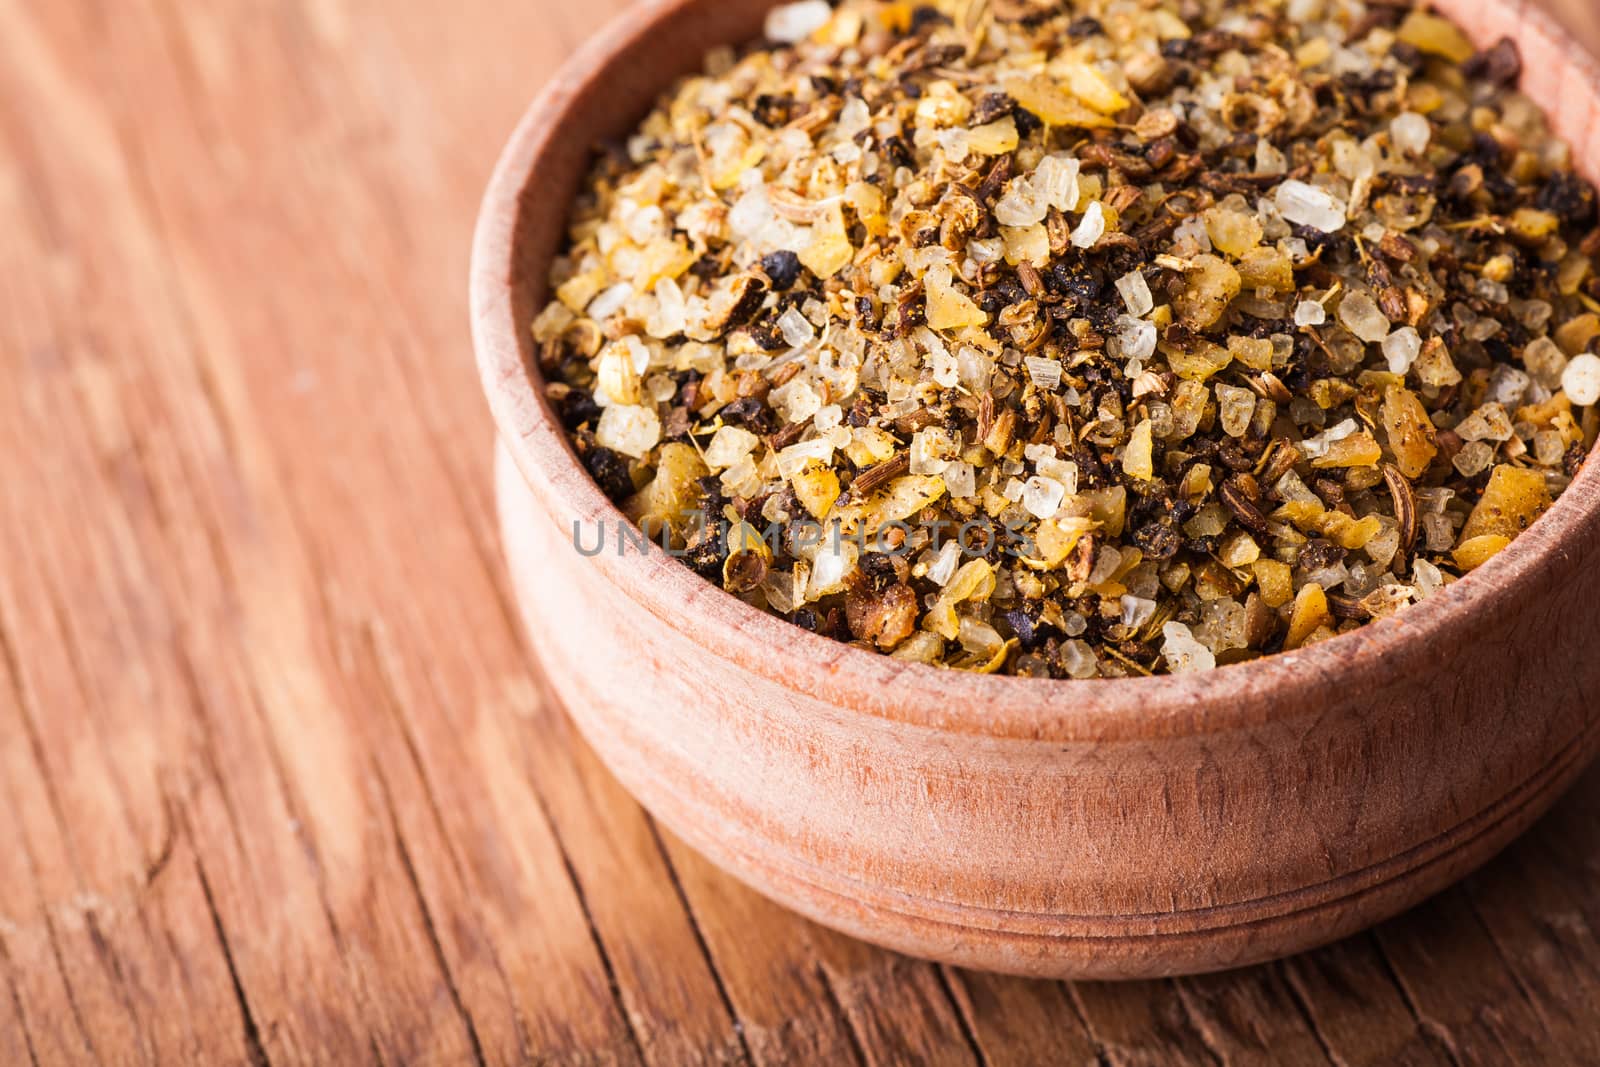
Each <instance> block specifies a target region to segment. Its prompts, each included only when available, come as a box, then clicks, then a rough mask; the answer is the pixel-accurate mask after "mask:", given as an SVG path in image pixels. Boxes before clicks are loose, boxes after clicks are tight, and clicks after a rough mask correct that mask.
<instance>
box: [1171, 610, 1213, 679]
mask: <svg viewBox="0 0 1600 1067" xmlns="http://www.w3.org/2000/svg"><path fill="white" fill-rule="evenodd" d="M1161 636H1162V637H1163V638H1164V640H1163V641H1162V642H1161V654H1162V655H1163V656H1165V657H1166V659H1167V669H1168V670H1169V671H1171V672H1172V673H1174V674H1182V673H1184V672H1185V671H1209V670H1211V669H1212V668H1214V667H1215V666H1216V665H1217V657H1216V654H1215V653H1213V652H1212V651H1211V650H1210V649H1209V648H1207V647H1206V646H1205V645H1202V644H1201V643H1200V642H1199V641H1196V640H1195V637H1194V633H1193V632H1192V631H1190V629H1189V628H1188V627H1187V626H1185V625H1184V624H1183V623H1181V622H1169V623H1164V624H1162V627H1161Z"/></svg>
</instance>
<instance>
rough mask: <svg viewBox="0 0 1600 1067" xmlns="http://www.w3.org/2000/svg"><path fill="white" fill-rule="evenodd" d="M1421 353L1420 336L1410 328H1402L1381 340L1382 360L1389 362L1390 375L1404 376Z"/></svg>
mask: <svg viewBox="0 0 1600 1067" xmlns="http://www.w3.org/2000/svg"><path fill="white" fill-rule="evenodd" d="M1421 352H1422V335H1421V334H1419V333H1417V331H1416V329H1415V328H1414V327H1411V326H1402V327H1400V328H1399V329H1398V330H1396V331H1395V332H1394V333H1391V334H1390V335H1389V336H1388V337H1385V338H1384V339H1383V358H1385V359H1387V360H1388V361H1389V373H1390V374H1402V375H1403V374H1405V373H1406V371H1408V370H1410V369H1411V364H1413V363H1415V362H1416V361H1417V356H1418V355H1419V354H1420V353H1421Z"/></svg>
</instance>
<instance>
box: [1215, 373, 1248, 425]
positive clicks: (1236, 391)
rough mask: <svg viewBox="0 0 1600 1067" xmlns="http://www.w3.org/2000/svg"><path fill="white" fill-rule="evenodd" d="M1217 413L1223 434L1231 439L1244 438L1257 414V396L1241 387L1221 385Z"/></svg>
mask: <svg viewBox="0 0 1600 1067" xmlns="http://www.w3.org/2000/svg"><path fill="white" fill-rule="evenodd" d="M1217 413H1218V416H1219V418H1220V420H1221V422H1222V432H1223V433H1225V434H1227V435H1228V436H1229V437H1243V436H1244V435H1245V431H1246V430H1248V429H1249V428H1250V419H1251V417H1252V416H1253V415H1255V413H1256V394H1255V393H1254V392H1252V391H1251V390H1249V389H1245V388H1243V387H1241V386H1237V385H1227V384H1223V383H1219V384H1218V385H1217Z"/></svg>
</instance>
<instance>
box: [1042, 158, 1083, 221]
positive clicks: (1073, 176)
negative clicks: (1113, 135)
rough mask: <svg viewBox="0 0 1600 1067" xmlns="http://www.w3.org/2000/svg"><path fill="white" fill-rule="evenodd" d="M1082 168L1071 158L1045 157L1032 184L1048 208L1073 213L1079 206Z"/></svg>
mask: <svg viewBox="0 0 1600 1067" xmlns="http://www.w3.org/2000/svg"><path fill="white" fill-rule="evenodd" d="M1080 168H1081V164H1080V163H1079V162H1078V161H1077V160H1076V159H1074V158H1072V157H1071V156H1064V155H1059V154H1058V155H1052V156H1045V157H1044V158H1043V159H1041V160H1040V161H1039V165H1038V166H1037V167H1035V168H1034V171H1033V178H1032V181H1031V184H1032V186H1033V188H1034V189H1035V190H1037V191H1038V193H1039V195H1040V196H1042V197H1044V200H1045V203H1046V204H1047V205H1048V206H1050V207H1053V208H1055V209H1056V210H1057V211H1073V210H1075V209H1076V208H1077V206H1078V171H1079V169H1080ZM1041 217H1042V216H1041ZM1034 221H1038V220H1037V219H1036V220H1034Z"/></svg>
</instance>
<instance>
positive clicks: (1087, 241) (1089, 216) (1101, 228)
mask: <svg viewBox="0 0 1600 1067" xmlns="http://www.w3.org/2000/svg"><path fill="white" fill-rule="evenodd" d="M1105 232H1106V210H1105V208H1103V207H1101V206H1100V201H1098V200H1096V201H1095V202H1094V203H1092V204H1090V205H1089V210H1088V211H1085V212H1084V213H1083V221H1082V222H1080V223H1078V228H1077V229H1075V230H1073V231H1072V247H1074V248H1093V247H1094V246H1095V244H1096V242H1098V241H1099V240H1100V238H1101V237H1103V236H1105Z"/></svg>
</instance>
